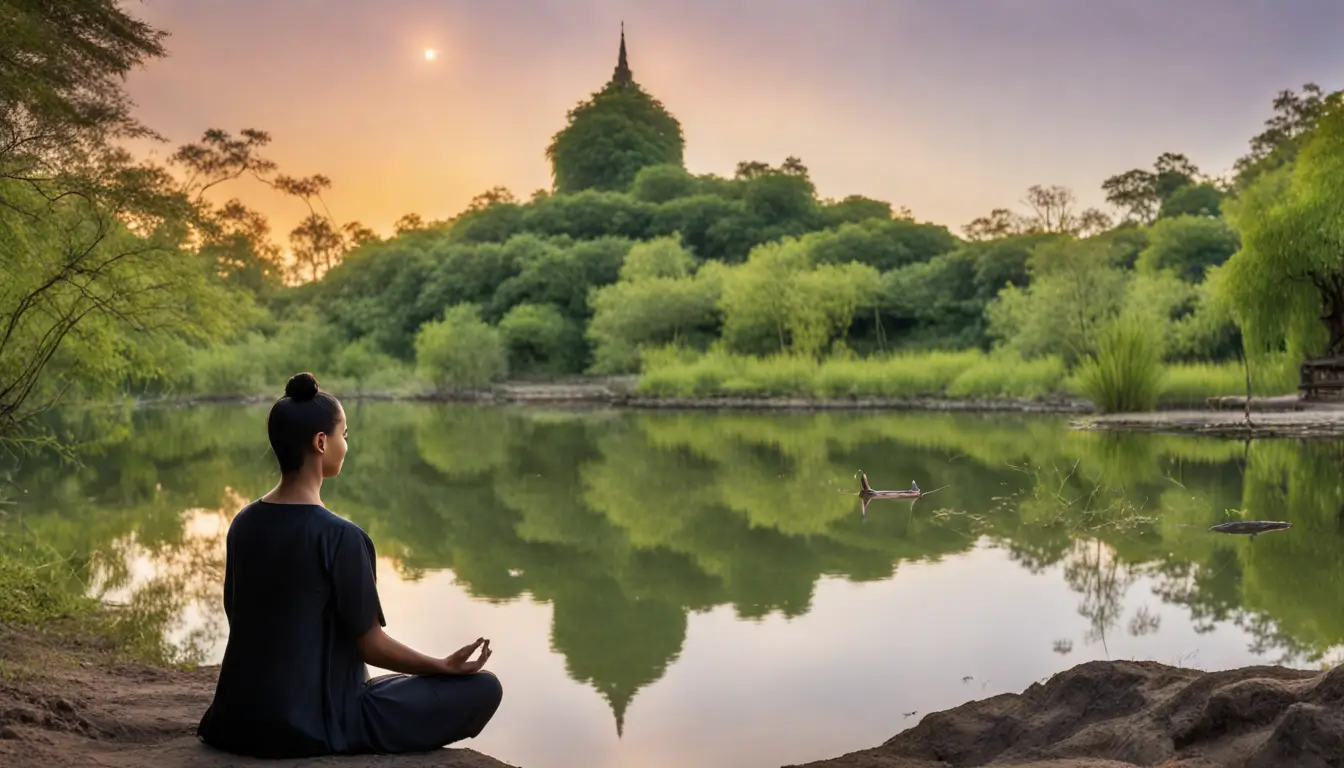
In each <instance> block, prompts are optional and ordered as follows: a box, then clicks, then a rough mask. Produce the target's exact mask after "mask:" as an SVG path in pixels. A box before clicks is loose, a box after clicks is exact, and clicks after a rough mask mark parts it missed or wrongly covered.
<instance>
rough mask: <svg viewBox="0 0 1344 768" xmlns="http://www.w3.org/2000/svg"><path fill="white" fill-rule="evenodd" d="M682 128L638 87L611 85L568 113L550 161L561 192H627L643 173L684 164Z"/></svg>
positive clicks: (550, 151) (550, 150)
mask: <svg viewBox="0 0 1344 768" xmlns="http://www.w3.org/2000/svg"><path fill="white" fill-rule="evenodd" d="M684 149H685V140H684V139H683V138H682V134H681V124H680V123H678V122H677V119H676V118H675V117H673V116H672V115H671V114H670V113H669V112H668V111H667V109H666V108H664V107H663V105H662V103H661V102H659V101H658V100H657V99H655V98H653V97H652V96H650V95H649V94H647V93H645V92H644V90H643V89H642V88H640V87H639V85H638V84H635V83H628V84H620V83H616V82H612V83H609V84H608V85H607V87H605V88H603V89H602V90H601V91H598V92H597V93H594V94H593V95H592V96H591V97H590V98H589V99H588V100H587V101H583V102H580V103H579V104H578V106H576V107H574V108H573V109H571V110H570V111H569V114H568V123H567V124H566V126H565V127H564V128H563V129H562V130H560V131H559V132H558V133H556V134H555V136H554V137H553V138H552V139H551V144H550V146H549V147H547V148H546V157H547V158H548V159H549V160H550V161H551V175H552V176H553V178H554V180H555V191H556V192H557V193H568V192H580V191H582V190H585V189H594V190H605V191H612V190H626V189H629V188H630V185H631V183H632V182H634V180H635V175H636V174H638V173H639V171H640V170H642V169H644V168H648V167H650V166H655V165H667V164H671V165H675V166H680V165H681V164H682V152H683V151H684Z"/></svg>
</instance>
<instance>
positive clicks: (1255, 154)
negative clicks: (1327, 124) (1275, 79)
mask: <svg viewBox="0 0 1344 768" xmlns="http://www.w3.org/2000/svg"><path fill="white" fill-rule="evenodd" d="M1338 100H1339V93H1338V92H1335V93H1332V94H1329V95H1325V93H1324V92H1323V91H1322V90H1321V87H1320V86H1319V85H1316V84H1315V83H1307V84H1305V85H1303V86H1302V92H1301V93H1300V94H1299V93H1295V92H1294V91H1291V90H1282V91H1279V93H1278V95H1277V96H1275V97H1274V102H1273V107H1274V114H1273V115H1271V116H1270V117H1269V118H1268V119H1267V120H1265V129H1264V130H1263V131H1261V132H1260V133H1258V134H1256V135H1255V136H1253V137H1252V138H1251V151H1250V152H1248V153H1247V154H1246V155H1244V156H1243V157H1241V158H1238V159H1237V161H1236V163H1235V164H1234V166H1233V168H1234V169H1235V171H1236V186H1237V188H1239V189H1245V188H1246V187H1248V186H1250V184H1251V183H1252V182H1254V181H1255V180H1256V179H1257V178H1259V177H1260V176H1261V175H1263V174H1265V173H1268V172H1270V171H1273V170H1275V169H1277V168H1281V167H1283V166H1284V165H1286V164H1288V163H1290V162H1292V160H1293V158H1295V157H1296V156H1297V153H1298V150H1299V149H1301V147H1302V144H1303V141H1304V140H1305V137H1306V136H1307V134H1308V133H1310V131H1311V129H1312V128H1313V127H1315V125H1316V122H1317V120H1319V119H1320V117H1321V115H1322V114H1324V113H1325V111H1326V110H1327V109H1328V108H1329V107H1330V106H1331V105H1332V104H1333V103H1336V102H1338Z"/></svg>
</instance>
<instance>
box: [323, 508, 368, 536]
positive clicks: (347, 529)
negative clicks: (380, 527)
mask: <svg viewBox="0 0 1344 768" xmlns="http://www.w3.org/2000/svg"><path fill="white" fill-rule="evenodd" d="M314 518H315V521H316V523H317V524H318V525H319V526H321V527H322V528H324V529H326V530H329V531H331V532H332V533H347V534H349V533H353V534H354V535H356V536H358V537H359V538H362V539H368V538H369V534H367V533H365V532H364V529H363V528H360V527H359V526H358V525H356V524H354V523H353V522H351V521H349V520H346V519H345V518H344V517H341V516H340V515H338V514H336V513H335V512H332V511H331V510H330V509H327V508H326V507H317V514H316V515H315V516H314Z"/></svg>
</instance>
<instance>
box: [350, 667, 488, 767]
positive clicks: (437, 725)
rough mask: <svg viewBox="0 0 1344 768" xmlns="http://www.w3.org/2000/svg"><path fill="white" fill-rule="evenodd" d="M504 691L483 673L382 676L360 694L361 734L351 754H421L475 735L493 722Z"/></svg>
mask: <svg viewBox="0 0 1344 768" xmlns="http://www.w3.org/2000/svg"><path fill="white" fill-rule="evenodd" d="M503 696H504V688H503V687H502V686H501V685H500V684H499V678H497V677H495V676H494V675H492V674H490V673H489V672H477V673H475V674H471V675H383V676H382V677H376V678H374V679H372V680H370V681H369V683H368V687H367V688H365V690H364V696H363V702H362V706H363V709H364V732H365V734H366V735H367V737H368V741H369V743H368V744H367V745H361V746H363V747H364V748H363V749H359V750H356V751H360V752H365V751H367V752H377V753H382V754H393V753H399V752H425V751H428V750H431V749H438V748H440V747H443V746H445V745H448V744H452V743H453V742H455V741H460V740H462V739H467V738H471V737H473V736H476V735H477V734H479V733H480V732H481V730H482V729H484V728H485V724H486V723H488V722H490V718H492V717H494V715H495V710H496V709H498V708H499V702H500V699H501V698H503Z"/></svg>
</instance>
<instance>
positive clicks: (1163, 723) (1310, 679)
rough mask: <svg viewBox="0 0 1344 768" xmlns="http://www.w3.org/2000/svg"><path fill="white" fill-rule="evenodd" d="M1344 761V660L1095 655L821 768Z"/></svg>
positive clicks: (1254, 765) (1249, 766) (1259, 765)
mask: <svg viewBox="0 0 1344 768" xmlns="http://www.w3.org/2000/svg"><path fill="white" fill-rule="evenodd" d="M981 765H992V766H1014V765H1017V766H1022V765H1032V766H1059V767H1060V768H1062V767H1063V766H1066V765H1067V766H1091V767H1092V768H1120V767H1121V766H1125V767H1128V766H1161V767H1162V768H1177V767H1178V766H1179V767H1181V768H1195V767H1196V766H1198V767H1199V768H1204V767H1205V766H1208V767H1210V768H1212V766H1219V767H1220V768H1227V767H1229V766H1246V768H1270V767H1271V766H1294V767H1295V768H1326V767H1327V766H1329V767H1331V768H1334V767H1338V766H1344V666H1341V667H1336V668H1334V669H1332V670H1330V671H1328V672H1311V671H1303V670H1292V669H1284V668H1282V667H1246V668H1243V669H1234V670H1228V671H1225V672H1210V673H1203V672H1199V671H1198V670H1192V669H1181V668H1177V667H1169V666H1166V665H1164V664H1157V663H1154V662H1134V661H1113V662H1102V661H1094V662H1088V663H1086V664H1081V665H1079V666H1077V667H1074V668H1073V669H1070V670H1068V671H1066V672H1061V673H1060V674H1058V675H1055V676H1054V677H1052V678H1051V679H1050V680H1049V682H1047V683H1045V684H1043V685H1042V684H1039V683H1038V684H1034V685H1032V686H1031V687H1030V688H1028V689H1026V690H1025V691H1023V692H1022V693H1020V694H1003V695H1001V696H995V697H993V698H989V699H984V700H982V701H974V702H971V703H969V704H964V705H962V706H960V707H957V708H955V709H950V710H947V711H944V712H935V713H933V714H930V715H928V716H926V717H925V718H924V719H923V720H921V721H920V723H919V724H918V725H916V726H915V727H913V728H911V729H909V730H907V731H905V732H903V733H900V734H898V735H896V736H894V737H892V738H891V739H889V740H888V741H887V742H886V743H884V744H883V745H882V746H880V747H875V748H873V749H868V750H864V751H861V752H853V753H850V754H848V755H844V756H843V757H838V758H835V759H833V760H823V761H820V762H816V763H809V764H808V766H809V768H821V767H822V766H826V767H827V768H868V767H870V766H871V767H872V768H878V767H879V766H880V767H881V768H935V767H937V768H952V767H956V768H960V767H961V766H981Z"/></svg>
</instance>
